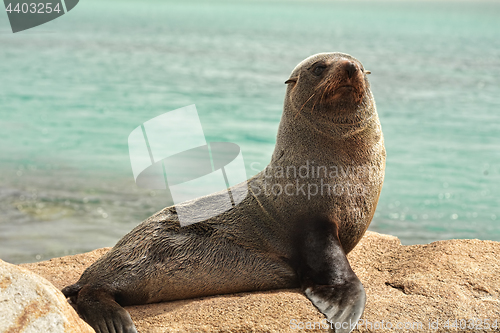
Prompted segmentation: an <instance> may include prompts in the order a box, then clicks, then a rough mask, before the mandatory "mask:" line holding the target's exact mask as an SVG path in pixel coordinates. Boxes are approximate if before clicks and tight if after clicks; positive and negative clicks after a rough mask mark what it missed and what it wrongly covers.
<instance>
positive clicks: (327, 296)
mask: <svg viewBox="0 0 500 333" xmlns="http://www.w3.org/2000/svg"><path fill="white" fill-rule="evenodd" d="M300 245H301V246H300V249H299V252H300V254H299V258H300V259H299V260H300V263H299V269H298V274H299V277H300V279H301V283H302V288H303V290H304V292H305V294H306V296H307V297H308V298H309V300H311V302H312V303H313V304H314V306H316V308H318V310H319V311H320V312H321V313H323V314H324V315H325V316H326V319H327V320H328V321H329V326H330V328H331V332H336V333H349V332H351V331H352V330H353V329H355V328H356V327H357V323H358V320H359V319H360V318H361V315H362V314H363V310H364V308H365V302H366V293H365V290H364V288H363V285H362V284H361V281H360V280H359V279H358V277H357V276H356V274H354V272H353V270H352V269H351V266H350V265H349V262H348V261H347V258H346V255H345V253H344V251H343V249H342V246H341V244H340V241H339V238H338V229H337V225H336V224H335V223H334V222H332V221H329V220H327V219H324V220H315V221H307V223H304V226H303V229H302V237H301V242H300Z"/></svg>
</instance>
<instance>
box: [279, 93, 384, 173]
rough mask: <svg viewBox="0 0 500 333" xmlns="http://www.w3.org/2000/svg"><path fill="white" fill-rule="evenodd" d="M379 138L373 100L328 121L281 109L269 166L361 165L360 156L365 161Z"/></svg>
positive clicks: (307, 113)
mask: <svg viewBox="0 0 500 333" xmlns="http://www.w3.org/2000/svg"><path fill="white" fill-rule="evenodd" d="M370 97H371V96H370ZM332 114H333V113H332ZM380 139H381V129H380V123H379V120H378V115H377V111H376V107H375V103H374V101H373V98H369V99H367V100H366V101H364V103H363V104H362V105H361V106H360V107H359V109H358V110H353V111H352V112H351V113H349V114H346V113H343V114H341V115H340V116H338V115H337V116H332V117H330V118H328V117H326V116H322V115H321V114H320V113H319V112H316V114H315V113H309V112H297V110H294V109H292V108H291V107H287V106H285V109H284V111H283V115H282V118H281V122H280V126H279V130H278V135H277V140H276V141H277V142H276V146H275V150H274V153H273V156H272V160H271V164H276V163H279V164H281V163H290V161H292V162H293V163H304V162H306V160H311V159H314V160H315V162H317V163H324V164H331V163H336V164H352V162H353V161H355V162H356V163H360V162H361V163H362V162H363V160H365V158H363V157H364V156H365V157H366V159H368V158H369V156H368V155H369V154H370V151H371V149H370V147H371V146H373V145H374V144H377V143H378V142H379V141H380Z"/></svg>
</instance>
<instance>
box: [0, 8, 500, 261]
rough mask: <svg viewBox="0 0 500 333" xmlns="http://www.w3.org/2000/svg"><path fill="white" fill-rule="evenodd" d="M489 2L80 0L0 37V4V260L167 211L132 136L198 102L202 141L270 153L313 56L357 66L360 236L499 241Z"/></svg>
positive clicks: (256, 158)
mask: <svg viewBox="0 0 500 333" xmlns="http://www.w3.org/2000/svg"><path fill="white" fill-rule="evenodd" d="M499 17H500V3H499V2H482V1H470V2H455V1H445V2H433V1H421V2H413V1H387V2H382V1H366V2H357V1H349V2H347V1H345V2H335V1H313V2H309V1H308V2H306V1H293V2H289V1H265V2H264V1H238V2H236V1H235V2H230V1H227V2H221V1H211V2H169V1H164V0H162V1H134V2H132V1H95V0H85V1H80V3H79V4H78V6H77V7H75V9H73V10H72V11H71V12H70V13H68V14H66V15H64V16H62V17H61V18H59V19H57V20H54V21H52V22H50V23H47V24H45V25H43V26H40V27H37V28H34V29H31V30H27V31H25V32H20V33H17V34H12V32H11V31H10V26H9V23H8V20H7V15H6V13H5V12H0V212H1V213H0V258H2V259H4V260H6V261H9V262H14V263H20V262H31V261H37V260H44V259H48V258H51V257H56V256H61V255H65V254H72V253H79V252H84V251H88V250H92V249H95V248H98V247H103V246H112V245H114V244H115V242H116V241H117V240H118V239H119V238H120V237H121V236H123V235H124V234H125V233H127V232H128V231H129V230H131V229H132V228H133V227H134V226H135V225H137V224H138V223H139V222H140V221H142V220H143V219H144V218H146V217H148V216H149V215H151V214H152V213H154V212H155V211H158V210H160V209H161V208H163V207H164V206H166V205H167V204H168V202H167V199H166V195H165V193H163V192H162V191H151V190H145V189H138V188H137V186H136V185H135V183H134V180H133V176H132V171H131V166H130V160H129V156H128V147H127V138H128V135H129V134H130V132H131V131H132V130H133V129H134V128H136V127H137V126H139V125H140V124H141V123H143V122H144V121H146V120H149V119H151V118H153V117H155V116H158V115H160V114H163V113H165V112H167V111H170V110H174V109H177V108H179V107H182V106H185V105H189V104H196V106H197V108H198V112H199V115H200V118H201V121H202V124H203V129H204V132H205V135H206V137H207V140H209V141H230V142H234V143H237V144H238V145H240V147H241V149H242V153H243V157H244V159H245V164H246V167H247V175H248V176H249V177H250V176H252V175H254V174H256V173H257V171H258V170H260V169H263V168H264V167H265V165H266V164H267V163H268V162H269V160H270V156H271V153H272V150H273V147H274V143H275V136H276V131H277V127H278V123H279V119H280V115H281V109H282V104H283V97H284V92H285V85H284V84H283V82H284V81H285V80H286V79H287V78H288V75H289V73H290V72H291V70H292V69H293V68H294V67H295V65H296V64H297V63H298V62H300V61H301V60H302V59H304V58H306V57H307V56H309V55H311V54H315V53H318V52H330V51H341V52H346V53H349V54H352V55H353V56H355V57H356V58H358V59H359V60H360V61H362V62H363V64H364V66H365V68H367V69H369V70H371V71H372V73H373V74H372V75H371V76H370V80H371V83H372V90H373V93H374V95H375V99H376V101H377V106H378V112H379V116H380V119H381V122H382V126H383V131H384V135H385V142H386V148H387V154H388V157H387V168H386V178H385V183H384V188H383V191H382V195H381V197H380V201H379V205H378V208H377V212H376V215H375V218H374V220H373V222H372V224H371V226H370V229H371V230H374V231H378V232H382V233H389V234H393V235H396V236H398V237H399V238H400V239H401V240H402V242H403V244H415V243H427V242H430V241H435V240H440V239H450V238H479V239H489V240H496V241H500V19H499Z"/></svg>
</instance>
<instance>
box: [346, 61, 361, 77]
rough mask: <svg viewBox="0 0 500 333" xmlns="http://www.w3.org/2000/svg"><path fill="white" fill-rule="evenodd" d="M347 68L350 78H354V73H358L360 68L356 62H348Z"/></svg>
mask: <svg viewBox="0 0 500 333" xmlns="http://www.w3.org/2000/svg"><path fill="white" fill-rule="evenodd" d="M345 70H346V71H347V75H348V76H349V78H352V76H353V75H354V73H356V71H357V70H358V68H357V67H356V65H355V64H354V63H352V62H348V63H347V64H346V66H345Z"/></svg>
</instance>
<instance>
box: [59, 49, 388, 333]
mask: <svg viewBox="0 0 500 333" xmlns="http://www.w3.org/2000/svg"><path fill="white" fill-rule="evenodd" d="M366 74H367V73H365V71H364V69H363V66H362V65H361V63H359V62H358V61H357V60H356V59H354V58H353V57H351V56H349V55H347V54H342V53H323V54H318V55H315V56H312V57H309V58H307V59H306V60H304V61H303V62H301V63H300V64H299V65H298V66H297V67H296V68H295V69H294V71H293V72H292V74H291V77H290V79H289V80H287V81H286V83H287V84H288V89H287V94H286V98H285V107H284V112H283V116H282V119H281V122H280V127H279V131H278V136H277V143H276V147H275V151H274V153H273V156H272V160H271V163H270V164H269V165H268V166H267V168H266V169H265V170H264V171H262V172H261V173H259V174H257V175H256V176H254V177H253V178H251V179H250V180H248V181H247V182H245V183H241V184H239V185H237V186H235V187H233V188H231V192H232V193H237V192H238V191H246V190H248V195H247V196H246V198H245V199H244V200H243V201H242V202H241V203H240V204H239V205H237V206H235V207H233V208H232V209H230V210H228V211H226V212H224V213H222V214H220V215H217V216H216V217H213V218H210V219H208V220H206V221H203V222H199V223H196V224H191V225H187V226H185V227H181V226H180V223H179V221H178V218H177V214H176V211H175V208H174V207H168V208H165V209H163V210H162V211H160V212H158V213H157V214H155V215H154V216H152V217H150V218H149V219H147V220H146V221H144V222H143V223H141V224H140V225H139V226H137V227H136V228H135V229H134V230H132V231H131V232H130V233H129V234H127V235H126V236H125V237H123V239H121V240H120V241H119V242H118V243H117V244H116V245H115V247H114V248H113V249H112V250H110V251H109V252H108V253H107V254H106V255H104V256H103V257H102V258H100V259H99V260H98V261H97V262H95V263H94V264H93V265H92V266H90V267H89V268H88V269H87V270H86V271H85V272H84V273H83V275H82V276H81V278H80V280H79V281H78V282H77V283H76V284H74V285H72V286H69V287H66V288H65V289H64V290H63V293H64V294H65V295H66V296H67V297H70V298H71V299H72V300H73V301H74V302H75V303H76V305H77V308H78V311H79V313H80V314H81V315H82V316H83V318H84V319H85V320H86V321H87V322H88V323H89V324H90V325H91V326H93V327H94V328H95V329H96V331H97V332H101V333H107V332H136V329H135V327H134V325H133V322H132V320H131V319H130V316H129V315H128V313H127V312H126V311H125V310H124V309H123V308H122V306H125V305H132V304H145V303H153V302H161V301H169V300H176V299H185V298H191V297H199V296H207V295H215V294H224V293H235V292H242V291H253V290H268V289H277V288H291V287H299V286H301V287H302V288H303V290H304V291H305V294H306V296H307V297H308V298H309V299H310V300H311V301H312V303H313V304H314V305H315V306H316V307H317V308H318V309H319V310H320V311H321V312H322V313H323V314H324V315H325V316H326V317H327V319H328V320H329V321H331V322H334V323H335V322H336V323H337V324H340V325H337V329H336V332H350V331H351V330H352V327H350V326H349V325H348V323H349V321H350V322H351V323H355V322H357V320H358V319H359V318H360V317H361V315H362V312H363V309H364V304H365V299H366V296H365V292H364V289H363V286H362V284H361V282H360V281H359V279H358V278H357V277H356V275H355V274H354V272H353V271H352V269H351V267H350V265H349V263H348V261H347V258H346V254H347V253H348V252H349V251H350V250H352V248H354V246H355V245H356V244H357V243H358V242H359V240H360V239H361V237H362V236H363V234H364V232H365V231H366V229H367V228H368V225H369V224H370V222H371V219H372V217H373V214H374V211H375V208H376V205H377V201H378V197H379V195H380V191H381V188H382V183H383V178H384V168H385V149H384V144H383V137H382V131H381V127H380V123H379V120H378V116H377V112H376V109H375V102H374V100H373V96H372V94H371V91H370V89H369V83H368V80H367V79H366ZM221 195H222V194H221V193H215V194H212V195H209V196H206V197H202V198H199V199H196V200H193V201H190V202H187V203H184V204H183V205H187V206H192V207H204V208H205V209H211V207H212V206H213V205H214V204H216V202H217V201H218V197H219V196H221ZM346 324H347V325H346Z"/></svg>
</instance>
